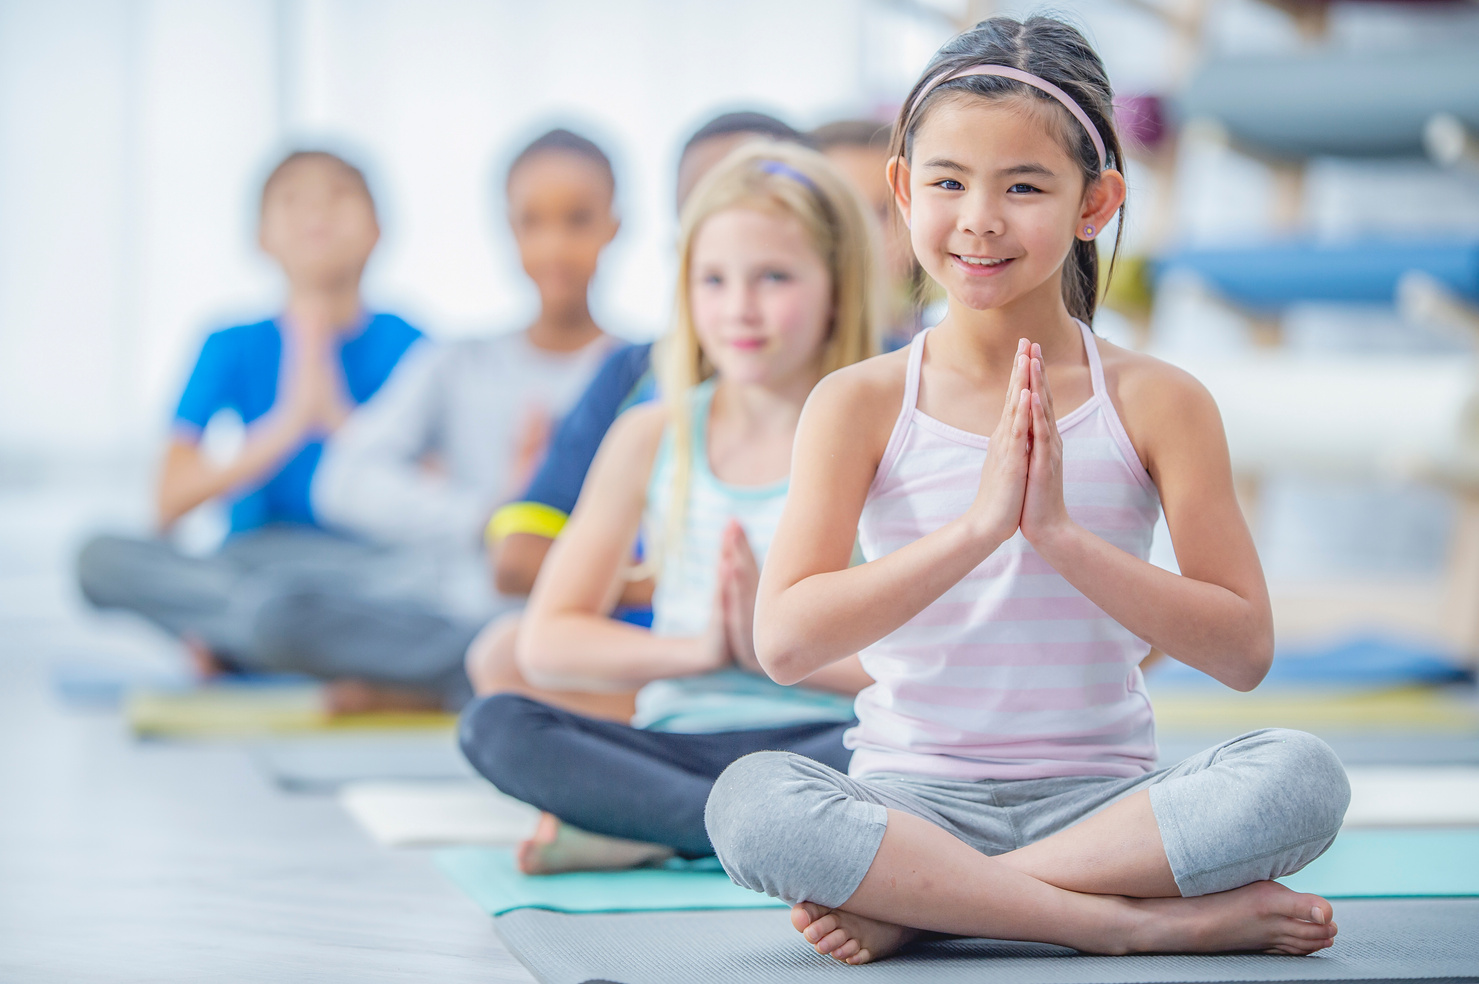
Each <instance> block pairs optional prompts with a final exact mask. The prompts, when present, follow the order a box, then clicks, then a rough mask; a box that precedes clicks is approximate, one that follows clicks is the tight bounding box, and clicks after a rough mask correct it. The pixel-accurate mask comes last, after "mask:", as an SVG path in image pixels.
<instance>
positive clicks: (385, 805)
mask: <svg viewBox="0 0 1479 984" xmlns="http://www.w3.org/2000/svg"><path fill="white" fill-rule="evenodd" d="M339 803H340V805H342V806H343V807H344V809H345V810H347V811H348V812H349V815H350V816H351V817H353V818H354V820H355V822H356V823H358V824H359V825H360V827H361V828H363V830H364V831H365V833H367V834H369V835H370V837H371V838H373V839H374V841H375V843H377V844H379V845H380V846H381V847H439V846H441V845H444V844H517V843H518V842H519V841H521V840H524V839H526V838H527V837H529V836H530V835H531V834H533V833H534V825H535V824H536V823H537V822H538V820H539V811H538V810H536V809H535V808H534V807H532V806H529V805H528V804H527V803H521V802H519V801H518V800H516V799H514V798H513V797H511V796H505V795H504V794H502V793H500V792H499V791H498V790H496V789H494V788H493V787H492V786H491V785H489V784H488V783H487V782H484V781H483V780H481V779H478V780H464V781H456V782H353V783H348V784H346V785H344V786H343V787H341V788H340V790H339Z"/></svg>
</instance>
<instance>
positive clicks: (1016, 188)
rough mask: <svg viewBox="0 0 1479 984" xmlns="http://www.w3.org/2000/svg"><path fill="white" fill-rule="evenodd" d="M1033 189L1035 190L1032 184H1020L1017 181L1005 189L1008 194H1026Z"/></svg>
mask: <svg viewBox="0 0 1479 984" xmlns="http://www.w3.org/2000/svg"><path fill="white" fill-rule="evenodd" d="M1034 191H1037V189H1036V188H1034V187H1033V186H1032V185H1030V184H1022V183H1021V182H1018V183H1017V184H1014V185H1012V186H1011V187H1010V188H1008V189H1007V193H1008V194H1014V195H1027V194H1031V193H1032V192H1034Z"/></svg>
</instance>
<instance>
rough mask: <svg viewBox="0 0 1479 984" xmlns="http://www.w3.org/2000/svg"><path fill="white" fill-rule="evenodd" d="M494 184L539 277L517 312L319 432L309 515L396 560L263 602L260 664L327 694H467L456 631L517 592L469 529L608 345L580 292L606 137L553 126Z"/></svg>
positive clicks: (424, 354) (392, 699)
mask: <svg viewBox="0 0 1479 984" xmlns="http://www.w3.org/2000/svg"><path fill="white" fill-rule="evenodd" d="M502 190H503V192H504V193H505V195H506V197H507V202H508V222H509V227H510V229H511V230H512V232H513V236H514V241H515V243H516V244H517V246H518V251H519V259H520V262H521V264H522V266H523V269H524V273H525V274H527V275H528V277H529V279H530V280H531V281H532V282H533V284H534V286H535V288H536V289H537V291H538V292H539V312H538V314H537V315H536V316H535V318H534V321H533V323H532V324H530V325H529V326H528V327H527V328H524V329H523V330H521V331H515V332H508V333H504V334H498V335H492V336H488V337H482V338H474V339H467V340H463V341H458V342H453V343H450V344H445V345H440V346H430V345H426V346H420V347H418V350H417V351H414V352H413V353H412V354H411V355H409V356H408V357H407V359H406V361H405V364H404V365H403V366H402V367H401V368H400V369H399V370H397V372H396V373H395V375H394V377H392V379H391V380H390V382H389V383H388V384H387V385H386V387H385V389H384V390H383V391H382V392H381V393H380V394H379V395H378V396H377V397H376V398H375V399H374V400H373V401H371V402H370V404H369V405H368V406H366V407H365V408H364V409H363V410H362V411H361V412H360V413H359V414H357V415H356V417H355V419H354V420H353V421H352V422H350V423H349V424H348V425H346V426H345V427H344V428H343V429H342V430H341V431H340V432H339V433H338V434H337V435H335V439H334V441H333V442H332V443H331V444H330V445H329V447H328V449H327V450H326V451H325V454H324V460H323V464H322V466H321V467H320V468H319V471H318V475H317V476H316V477H315V479H314V483H313V504H314V508H315V509H316V510H317V513H318V515H319V516H320V517H321V518H322V520H323V522H324V523H325V524H326V525H329V526H331V527H333V528H335V529H338V530H341V531H345V532H348V533H351V534H354V535H355V536H358V537H361V538H363V539H364V540H366V541H368V542H370V543H373V544H376V545H378V546H380V547H383V548H384V549H385V550H386V552H387V559H386V561H384V562H383V563H384V565H385V566H390V565H394V566H395V567H397V568H398V572H399V575H400V576H399V577H397V578H395V579H394V580H385V581H380V580H376V581H366V580H364V579H357V580H351V581H348V582H344V583H340V584H328V583H322V582H320V583H313V584H306V585H304V586H303V587H302V589H301V590H297V591H284V592H281V593H279V595H278V596H277V597H276V598H274V599H273V600H272V601H271V602H269V603H268V605H267V606H266V612H265V614H264V617H263V619H262V622H263V626H264V629H263V632H264V636H267V635H269V634H270V638H264V639H263V643H264V646H263V648H264V649H265V650H266V651H267V653H266V654H267V655H268V656H269V657H270V658H271V659H272V661H273V665H274V666H276V667H278V668H282V669H294V670H301V671H305V672H309V673H312V674H314V675H316V676H320V677H325V678H329V679H330V680H331V681H332V682H331V684H330V686H329V689H328V695H329V704H330V707H331V709H333V710H337V711H341V712H347V711H368V710H377V709H391V708H413V707H423V706H426V707H431V706H438V705H445V706H448V707H453V708H455V707H457V706H460V704H461V703H462V702H463V701H464V700H466V699H467V697H468V696H470V688H469V687H468V685H467V680H466V675H465V673H464V672H463V668H462V661H463V656H464V654H465V653H466V651H467V646H468V643H469V642H470V641H471V640H472V637H473V636H474V635H475V634H476V633H477V631H478V629H479V628H481V627H482V625H483V623H484V622H486V621H487V620H488V619H489V618H491V617H492V616H493V615H495V614H497V613H499V612H501V611H507V610H508V609H510V608H512V607H515V606H516V605H517V604H518V603H519V601H520V599H512V598H506V597H503V596H500V595H499V594H498V593H497V592H496V591H494V590H493V588H492V585H491V584H490V580H489V577H488V571H487V568H486V566H485V564H484V562H483V557H482V531H483V528H484V526H485V525H486V524H487V522H488V517H489V516H490V515H491V514H492V512H493V509H494V507H495V506H496V505H497V504H498V503H499V502H502V501H506V500H507V499H508V498H510V497H511V496H512V495H514V494H516V493H517V492H518V491H519V490H520V489H522V488H523V486H524V484H525V483H526V482H527V481H528V479H529V475H530V473H531V472H532V470H533V467H534V466H535V465H536V464H537V463H538V461H539V459H540V457H541V456H542V454H543V451H544V446H545V444H546V443H547V439H548V434H549V431H550V429H551V427H552V424H553V422H554V421H555V420H557V419H558V418H559V417H561V416H563V415H564V414H565V413H566V412H567V411H568V410H569V408H570V406H571V404H572V403H574V401H575V400H576V398H577V397H578V396H579V395H580V393H581V392H582V390H584V388H585V386H586V384H587V383H588V382H589V381H590V378H591V375H592V374H593V373H594V372H595V370H596V369H597V367H598V366H599V365H600V364H601V361H602V360H603V359H604V358H605V357H606V355H607V354H608V353H609V352H610V351H611V349H612V348H613V346H614V344H615V341H614V339H613V338H612V337H611V336H609V335H607V334H606V333H605V332H603V331H602V330H601V328H600V326H599V325H597V324H596V322H595V319H594V318H593V317H592V316H591V311H590V306H589V294H590V288H591V282H592V280H593V279H594V278H595V275H596V271H597V267H598V265H599V261H600V257H601V254H602V252H603V251H604V250H605V248H606V246H607V245H608V244H609V243H610V242H611V241H612V239H613V238H614V237H615V236H616V233H617V230H618V228H619V221H618V218H617V215H616V210H615V194H616V179H615V173H614V171H613V169H612V166H611V161H610V159H609V158H608V157H607V155H606V154H605V152H603V151H602V150H601V148H600V147H598V146H597V145H596V144H595V143H593V142H592V141H590V140H589V139H587V138H585V137H583V136H580V135H579V134H576V133H573V132H571V131H569V130H565V129H555V130H551V131H549V132H548V133H545V134H543V135H542V136H540V137H538V138H537V139H535V140H534V141H532V142H531V143H530V144H528V145H527V146H526V147H524V148H523V150H521V151H520V152H519V153H518V155H517V156H515V158H514V159H513V161H512V163H511V164H510V165H509V168H508V171H507V175H506V177H505V179H504V182H503V189H502Z"/></svg>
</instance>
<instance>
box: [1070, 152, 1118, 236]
mask: <svg viewBox="0 0 1479 984" xmlns="http://www.w3.org/2000/svg"><path fill="white" fill-rule="evenodd" d="M1124 203H1125V176H1124V175H1123V174H1121V173H1120V172H1119V171H1117V170H1115V169H1114V168H1110V169H1109V170H1107V171H1104V172H1101V173H1100V175H1099V180H1097V181H1095V182H1094V183H1093V185H1091V186H1090V187H1089V190H1088V192H1087V193H1086V194H1085V195H1084V207H1083V210H1082V212H1080V214H1079V217H1078V228H1077V229H1076V230H1074V235H1075V236H1076V237H1077V238H1079V239H1093V238H1094V237H1096V236H1098V235H1099V233H1101V232H1103V231H1104V227H1105V226H1106V225H1108V224H1109V220H1110V219H1112V218H1114V213H1115V212H1118V211H1119V207H1120V206H1121V205H1123V204H1124Z"/></svg>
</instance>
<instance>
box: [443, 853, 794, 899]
mask: <svg viewBox="0 0 1479 984" xmlns="http://www.w3.org/2000/svg"><path fill="white" fill-rule="evenodd" d="M436 864H437V867H438V868H440V869H442V872H443V874H445V875H446V876H447V877H448V878H450V879H452V881H453V882H454V883H455V884H456V885H457V887H458V888H460V889H462V890H463V891H464V892H466V893H467V894H468V895H469V896H471V898H472V900H473V901H474V902H476V903H477V904H478V905H479V906H481V907H482V909H483V911H485V912H487V913H488V914H489V915H490V916H499V915H502V914H503V913H505V912H511V911H513V910H514V909H554V910H556V911H558V912H641V911H650V910H665V909H756V908H763V907H768V906H778V905H784V904H785V903H783V902H780V901H777V900H776V899H773V898H770V897H769V896H767V895H760V894H758V893H756V892H751V891H749V890H748V889H744V888H740V887H739V886H738V885H736V884H735V883H734V882H732V881H730V880H729V876H728V875H726V874H725V873H724V871H723V869H721V868H720V867H719V862H718V861H717V860H716V859H714V858H705V859H703V860H700V861H672V862H669V863H668V865H667V866H666V867H663V868H636V869H633V870H631V871H604V872H572V873H570V874H563V875H534V876H530V875H525V874H521V873H520V872H519V870H518V868H516V867H515V866H514V858H513V852H512V851H510V850H507V849H500V848H486V847H451V848H446V849H445V850H441V851H438V852H437V853H436Z"/></svg>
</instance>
